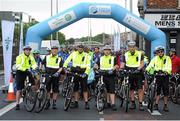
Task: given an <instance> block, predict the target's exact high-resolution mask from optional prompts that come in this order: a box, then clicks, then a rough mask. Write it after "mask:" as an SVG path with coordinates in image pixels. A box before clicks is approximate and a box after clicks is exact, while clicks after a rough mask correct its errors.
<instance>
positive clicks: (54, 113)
mask: <svg viewBox="0 0 180 121" xmlns="http://www.w3.org/2000/svg"><path fill="white" fill-rule="evenodd" d="M63 101H64V99H63V98H62V97H59V98H58V101H57V107H58V109H57V110H53V109H49V110H45V111H43V112H40V113H35V112H26V111H25V109H24V106H23V103H22V104H21V105H20V107H21V110H19V111H16V110H15V109H14V108H13V107H12V109H10V110H9V111H7V112H6V113H5V114H3V115H2V116H1V113H0V120H180V115H179V110H180V105H175V104H173V103H171V102H170V104H169V109H170V112H164V111H162V108H163V106H162V105H163V104H162V101H161V102H160V104H161V105H160V111H159V112H157V113H154V114H151V113H150V112H149V111H148V110H147V108H146V109H145V111H139V110H138V109H136V110H130V111H129V112H128V113H126V112H125V109H124V108H123V107H121V108H120V107H119V101H118V100H117V106H118V110H117V111H112V110H111V109H105V110H104V111H103V112H98V111H97V110H96V108H95V103H94V102H95V101H94V100H91V102H90V108H91V109H90V110H85V109H84V102H83V101H80V102H79V108H77V109H69V111H67V112H66V111H64V110H63ZM14 106H15V105H14ZM3 110H4V109H3ZM0 112H1V109H0Z"/></svg>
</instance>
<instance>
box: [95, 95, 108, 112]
mask: <svg viewBox="0 0 180 121" xmlns="http://www.w3.org/2000/svg"><path fill="white" fill-rule="evenodd" d="M105 100H106V96H105V94H104V93H102V92H99V93H98V94H97V99H96V101H97V102H96V103H97V105H96V106H97V110H98V111H99V112H101V111H103V110H104V107H105Z"/></svg>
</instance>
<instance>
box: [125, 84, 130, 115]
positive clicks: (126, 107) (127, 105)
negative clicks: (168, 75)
mask: <svg viewBox="0 0 180 121" xmlns="http://www.w3.org/2000/svg"><path fill="white" fill-rule="evenodd" d="M128 110H129V85H128V86H125V111H126V112H128Z"/></svg>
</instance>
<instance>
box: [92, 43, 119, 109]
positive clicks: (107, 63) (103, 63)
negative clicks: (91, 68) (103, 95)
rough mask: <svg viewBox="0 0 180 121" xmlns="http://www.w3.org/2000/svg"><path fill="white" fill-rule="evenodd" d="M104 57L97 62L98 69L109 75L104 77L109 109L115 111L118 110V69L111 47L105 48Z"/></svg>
mask: <svg viewBox="0 0 180 121" xmlns="http://www.w3.org/2000/svg"><path fill="white" fill-rule="evenodd" d="M103 50H104V55H103V56H101V57H100V60H99V61H98V62H97V67H96V65H95V68H98V67H99V69H100V70H103V71H107V72H108V73H107V75H104V76H103V82H104V83H105V85H106V89H107V106H106V107H107V108H111V109H112V110H113V111H116V110H117V107H116V105H115V70H116V69H117V68H118V65H117V62H116V59H115V58H114V57H113V56H112V55H111V47H110V46H109V45H106V46H104V48H103Z"/></svg>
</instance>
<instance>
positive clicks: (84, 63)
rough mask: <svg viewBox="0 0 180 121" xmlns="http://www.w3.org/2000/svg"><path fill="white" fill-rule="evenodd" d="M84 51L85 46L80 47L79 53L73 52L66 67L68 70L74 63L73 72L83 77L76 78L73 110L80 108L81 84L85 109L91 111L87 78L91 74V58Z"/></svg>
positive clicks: (65, 63)
mask: <svg viewBox="0 0 180 121" xmlns="http://www.w3.org/2000/svg"><path fill="white" fill-rule="evenodd" d="M83 49H84V46H83V45H79V46H78V48H77V51H74V52H72V53H71V54H70V55H69V57H68V58H67V60H66V61H65V62H64V67H65V68H67V66H68V63H69V62H71V61H72V67H71V71H72V72H75V73H78V74H80V75H81V77H79V76H75V77H74V95H75V103H74V105H73V106H72V108H78V100H79V98H78V97H79V93H78V91H79V83H80V84H81V88H82V91H83V96H84V101H85V109H89V104H88V91H87V89H88V86H87V78H88V74H89V72H90V57H89V55H88V54H87V53H85V52H84V50H83Z"/></svg>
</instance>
